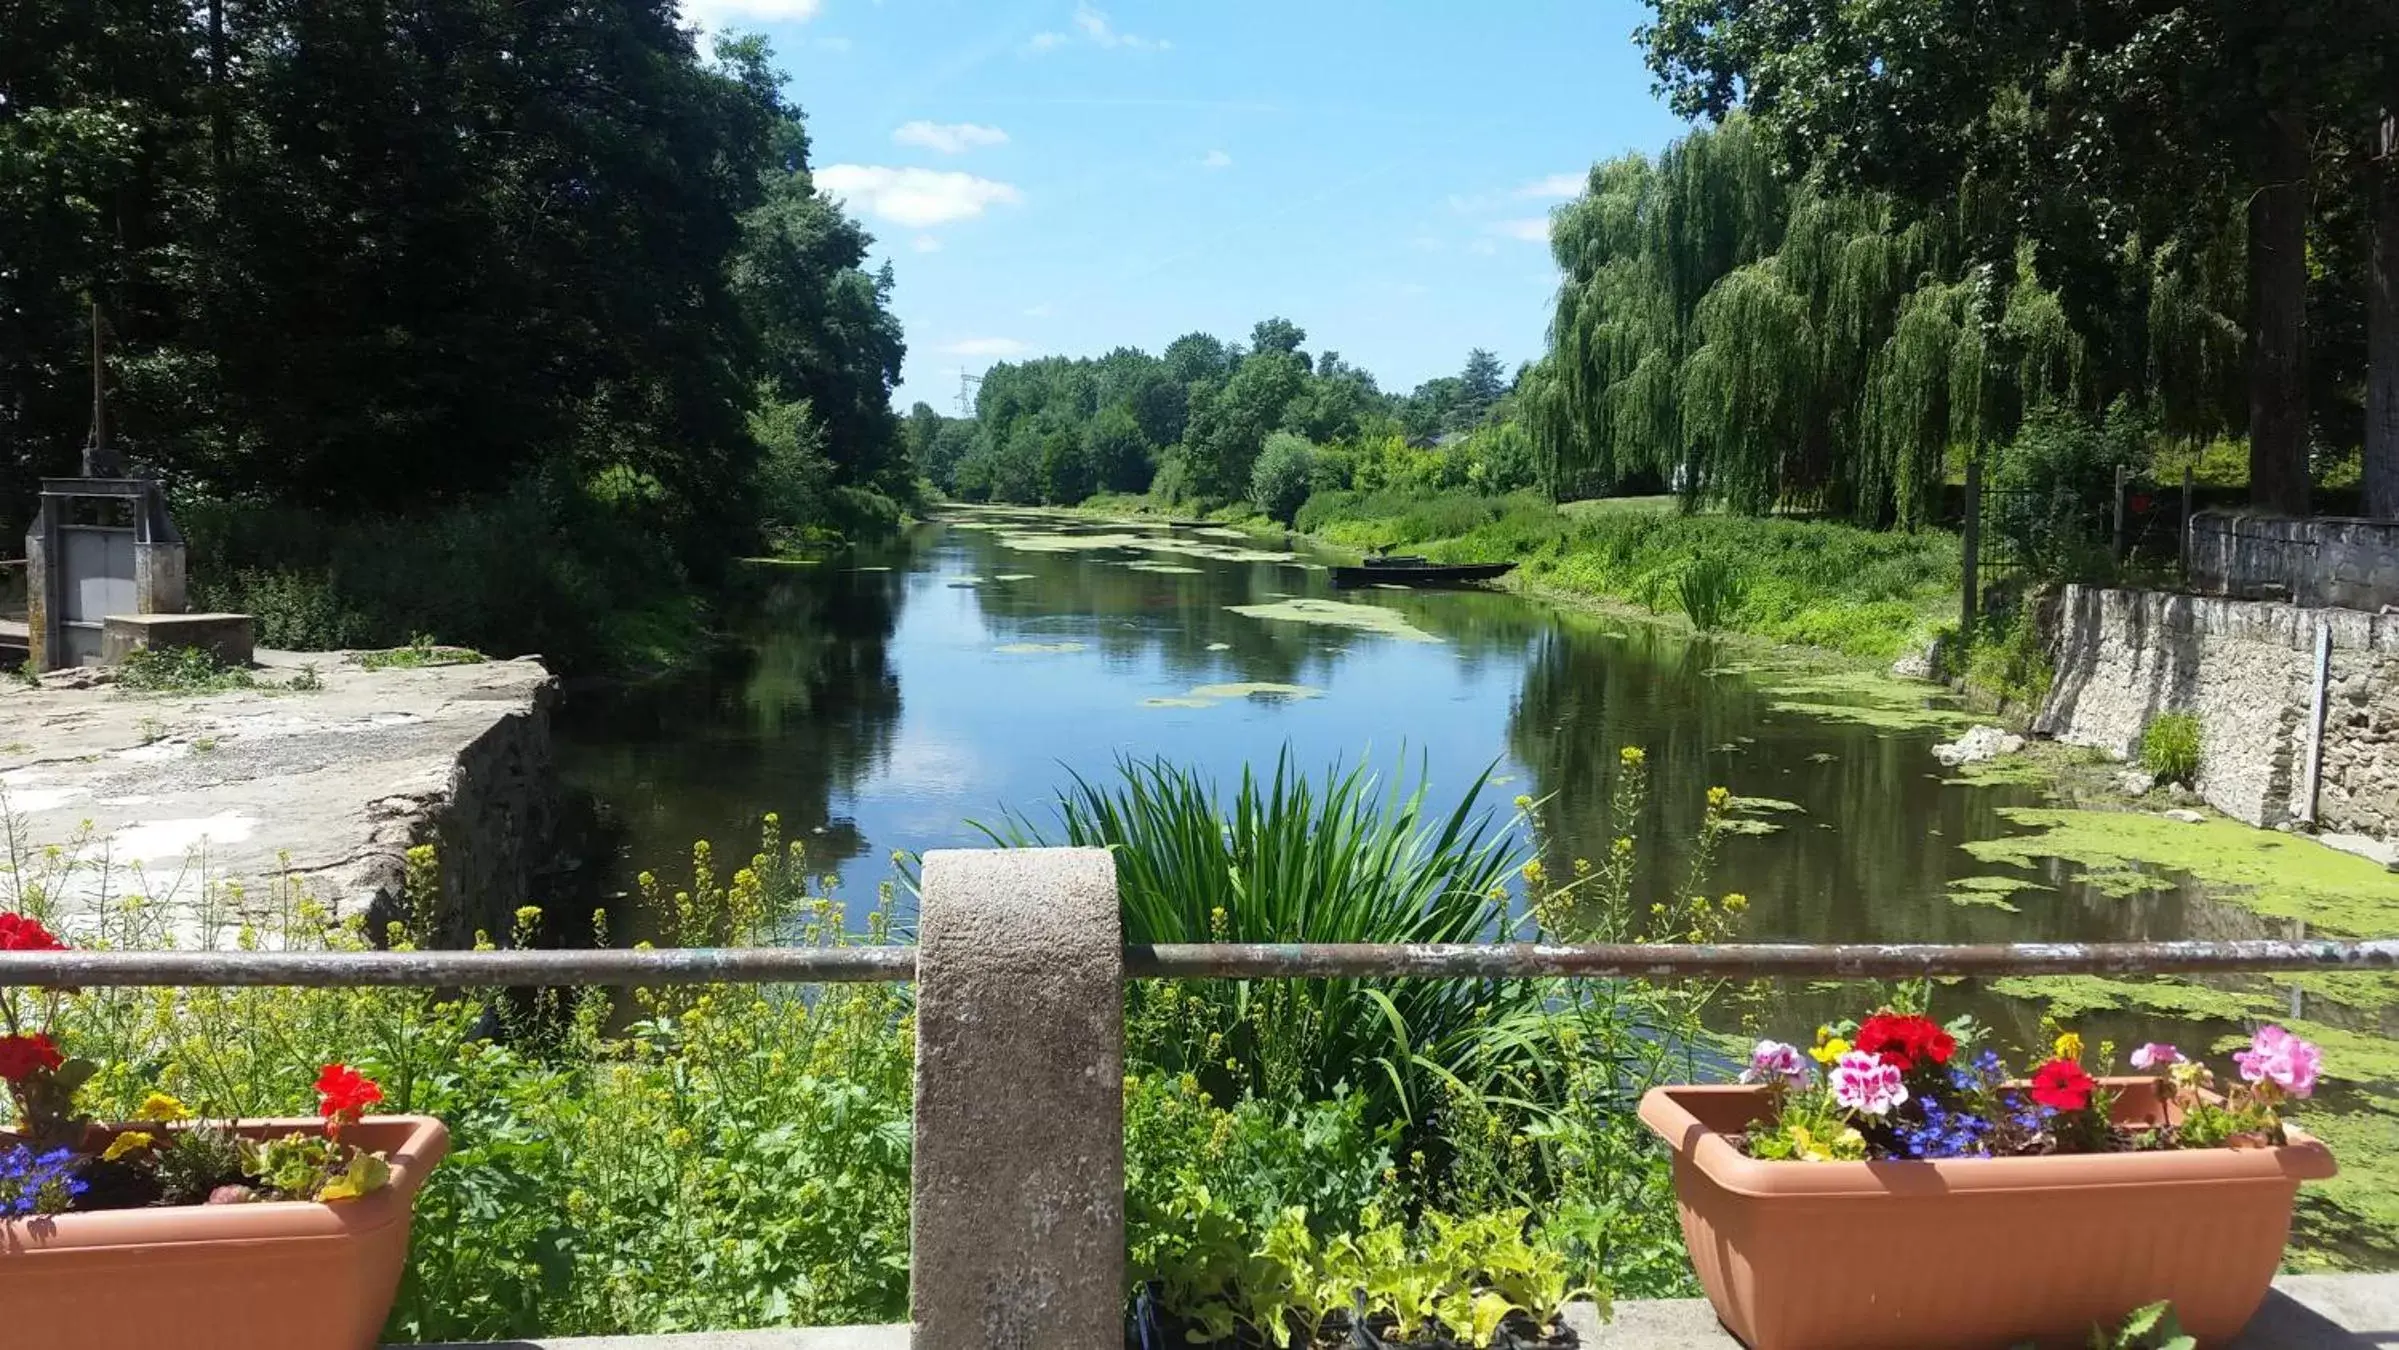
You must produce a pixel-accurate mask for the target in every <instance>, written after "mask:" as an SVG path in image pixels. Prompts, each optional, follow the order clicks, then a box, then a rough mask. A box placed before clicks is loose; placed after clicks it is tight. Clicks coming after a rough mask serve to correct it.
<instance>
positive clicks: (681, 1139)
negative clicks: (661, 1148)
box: [666, 1126, 691, 1153]
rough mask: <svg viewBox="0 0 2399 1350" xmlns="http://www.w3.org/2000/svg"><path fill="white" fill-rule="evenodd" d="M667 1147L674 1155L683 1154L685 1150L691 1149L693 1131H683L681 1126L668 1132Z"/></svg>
mask: <svg viewBox="0 0 2399 1350" xmlns="http://www.w3.org/2000/svg"><path fill="white" fill-rule="evenodd" d="M666 1146H667V1149H668V1151H670V1152H674V1153H681V1152H682V1151H683V1150H685V1149H687V1148H690V1147H691V1131H689V1130H686V1129H683V1128H682V1127H680V1126H677V1127H676V1128H674V1129H671V1130H668V1131H667V1132H666Z"/></svg>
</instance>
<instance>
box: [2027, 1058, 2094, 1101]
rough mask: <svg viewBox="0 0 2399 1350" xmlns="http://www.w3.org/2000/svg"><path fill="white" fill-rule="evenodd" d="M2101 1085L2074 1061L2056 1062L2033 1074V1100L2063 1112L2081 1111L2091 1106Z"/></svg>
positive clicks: (2060, 1060)
mask: <svg viewBox="0 0 2399 1350" xmlns="http://www.w3.org/2000/svg"><path fill="white" fill-rule="evenodd" d="M2097 1086H2098V1084H2096V1083H2094V1082H2092V1081H2091V1075H2089V1074H2088V1073H2085V1072H2083V1067H2082V1066H2081V1065H2080V1064H2077V1063H2075V1062H2074V1061H2073V1060H2070V1059H2053V1060H2051V1061H2049V1062H2048V1063H2047V1064H2044V1065H2042V1066H2041V1067H2040V1068H2037V1069H2035V1070H2033V1071H2032V1099H2033V1100H2034V1101H2036V1102H2039V1103H2040V1104H2041V1105H2043V1106H2046V1107H2050V1108H2053V1109H2055V1110H2059V1111H2080V1110H2082V1109H2084V1108H2085V1107H2088V1106H2089V1105H2090V1104H2091V1091H2092V1089H2093V1088H2095V1087H2097Z"/></svg>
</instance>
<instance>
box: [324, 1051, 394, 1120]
mask: <svg viewBox="0 0 2399 1350" xmlns="http://www.w3.org/2000/svg"><path fill="white" fill-rule="evenodd" d="M382 1100H383V1088H382V1086H381V1085H380V1084H378V1083H376V1082H375V1080H374V1079H372V1078H369V1077H367V1076H366V1075H365V1074H363V1073H360V1072H359V1071H358V1070H356V1069H353V1068H351V1067H350V1066H349V1065H347V1064H328V1065H326V1066H325V1071H324V1072H323V1073H320V1074H318V1075H317V1114H318V1115H320V1116H323V1117H324V1118H325V1119H326V1120H328V1121H337V1122H338V1121H342V1120H356V1119H358V1117H359V1115H360V1113H361V1112H364V1111H365V1110H366V1109H367V1108H368V1107H370V1106H373V1105H374V1104H375V1103H377V1102H379V1101H382Z"/></svg>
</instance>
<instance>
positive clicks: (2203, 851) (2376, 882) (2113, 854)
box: [1964, 806, 2399, 936]
mask: <svg viewBox="0 0 2399 1350" xmlns="http://www.w3.org/2000/svg"><path fill="white" fill-rule="evenodd" d="M2000 815H2002V816H2003V817H2005V818H2006V819H2008V820H2009V821H2012V822H2014V823H2015V824H2017V825H2021V826H2024V827H2026V828H2027V829H2029V830H2032V831H2034V833H2030V834H2023V835H2012V836H2009V837H2007V838H2002V839H1982V840H1976V841H1974V842H1972V843H1969V844H1967V845H1965V846H1964V847H1965V849H1966V851H1967V852H1968V853H1969V854H1972V855H1973V856H1974V857H1976V858H1978V859H1980V860H1982V861H1984V862H1999V863H2011V864H2014V865H2015V866H2018V867H2031V866H2033V865H2034V862H2035V860H2036V859H2047V858H2054V859H2057V860H2059V861H2062V862H2070V863H2078V864H2080V865H2081V866H2082V867H2083V868H2084V870H2085V873H2086V879H2087V880H2089V881H2091V883H2092V884H2093V885H2095V886H2097V887H2099V889H2100V890H2101V891H2102V892H2103V893H2105V894H2108V895H2129V894H2136V893H2138V892H2139V891H2140V890H2142V889H2157V886H2156V885H2154V884H2152V883H2155V882H2157V881H2159V877H2158V875H2157V874H2158V873H2159V872H2160V871H2171V872H2175V873H2180V874H2182V875H2184V876H2187V877H2189V878H2190V879H2191V880H2193V881H2194V882H2197V883H2198V884H2199V885H2201V886H2203V887H2206V888H2207V889H2208V890H2209V891H2210V892H2211V893H2214V894H2219V895H2220V896H2221V898H2223V899H2224V900H2227V901H2229V902H2231V903H2233V904H2237V905H2239V906H2241V907H2242V908H2244V909H2247V910H2250V911H2252V912H2254V913H2258V914H2264V915H2268V916H2270V917H2274V918H2283V919H2303V920H2305V921H2306V922H2308V923H2309V924H2310V925H2312V926H2314V927H2315V928H2316V929H2318V930H2321V931H2324V932H2327V933H2336V934H2346V935H2352V936H2355V935H2364V934H2377V933H2387V932H2390V931H2392V930H2393V929H2394V928H2399V874H2394V873H2391V872H2387V871H2384V870H2383V869H2382V868H2380V867H2378V866H2376V865H2375V864H2374V863H2372V862H2370V861H2368V860H2366V859H2364V858H2360V857H2356V856H2354V855H2352V854H2348V853H2343V852H2341V851H2339V850H2338V849H2330V848H2326V847H2325V846H2324V845H2322V844H2319V843H2317V842H2316V841H2315V840H2313V839H2309V838H2307V837H2305V836H2304V835H2294V834H2278V833H2276V832H2274V831H2271V830H2257V829H2252V828H2250V827H2249V826H2246V825H2242V824H2239V823H2237V822H2234V821H2230V820H2223V819H2216V818H2211V819H2208V820H2204V821H2201V822H2199V823H2198V824H2196V825H2190V824H2184V823H2183V822H2181V821H2176V820H2168V819H2166V818H2165V817H2164V816H2155V815H2149V814H2147V813H2144V812H2138V811H2092V810H2076V809H2068V808H2057V807H2032V806H2013V807H2001V808H2000ZM2136 876H2137V877H2142V878H2145V879H2144V880H2142V881H2139V882H2135V881H2133V880H2132V878H2133V877H2136ZM2166 884H2169V885H2170V884H2171V883H2170V882H2168V883H2166Z"/></svg>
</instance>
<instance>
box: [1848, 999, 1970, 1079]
mask: <svg viewBox="0 0 2399 1350" xmlns="http://www.w3.org/2000/svg"><path fill="white" fill-rule="evenodd" d="M1853 1044H1855V1045H1856V1047H1857V1048H1858V1049H1860V1050H1863V1051H1864V1052H1866V1053H1867V1054H1869V1055H1874V1056H1876V1057H1878V1058H1880V1059H1881V1060H1882V1062H1883V1063H1885V1064H1888V1065H1890V1066H1891V1067H1892V1068H1894V1069H1897V1070H1899V1071H1900V1072H1901V1073H1906V1072H1908V1071H1909V1070H1911V1069H1913V1068H1915V1067H1916V1066H1917V1065H1919V1064H1947V1063H1948V1062H1949V1057H1950V1056H1951V1055H1953V1054H1955V1053H1957V1048H1958V1042H1957V1037H1955V1036H1952V1035H1950V1034H1949V1033H1948V1032H1947V1031H1944V1030H1942V1029H1941V1024H1940V1023H1938V1022H1936V1021H1934V1020H1932V1019H1931V1018H1929V1017H1924V1016H1921V1015H1918V1014H1913V1013H1911V1014H1907V1015H1904V1016H1903V1015H1901V1014H1899V1013H1887V1012H1883V1013H1876V1014H1875V1015H1874V1016H1872V1017H1869V1018H1867V1019H1866V1021H1865V1024H1864V1025H1862V1026H1860V1027H1859V1028H1858V1034H1857V1039H1856V1041H1855V1042H1853Z"/></svg>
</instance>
